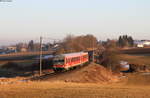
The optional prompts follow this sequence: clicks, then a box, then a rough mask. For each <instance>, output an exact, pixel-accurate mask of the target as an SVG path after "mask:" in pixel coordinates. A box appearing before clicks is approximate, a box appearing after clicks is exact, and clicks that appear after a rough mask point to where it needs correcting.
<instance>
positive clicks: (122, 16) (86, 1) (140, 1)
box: [0, 0, 150, 45]
mask: <svg viewBox="0 0 150 98" xmlns="http://www.w3.org/2000/svg"><path fill="white" fill-rule="evenodd" d="M12 1H13V2H9V3H6V2H5V3H3V2H0V45H1V44H6V43H13V42H17V41H25V40H29V39H37V38H38V37H39V36H40V35H42V36H45V37H52V38H56V39H61V38H62V37H65V36H66V35H67V34H74V35H80V34H88V33H90V34H94V35H95V36H96V37H97V38H98V39H101V40H105V39H107V38H117V37H118V36H119V35H122V34H128V35H132V36H133V37H134V38H136V39H150V0H12ZM16 39H17V40H16Z"/></svg>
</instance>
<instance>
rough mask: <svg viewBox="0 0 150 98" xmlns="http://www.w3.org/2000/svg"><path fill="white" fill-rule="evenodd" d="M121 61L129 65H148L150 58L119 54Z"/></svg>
mask: <svg viewBox="0 0 150 98" xmlns="http://www.w3.org/2000/svg"><path fill="white" fill-rule="evenodd" d="M118 56H119V57H120V59H121V60H125V61H128V62H129V63H131V64H139V65H140V64H141V65H142V64H146V65H150V62H149V61H150V56H136V55H128V54H120V55H118Z"/></svg>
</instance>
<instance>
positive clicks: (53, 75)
mask: <svg viewBox="0 0 150 98" xmlns="http://www.w3.org/2000/svg"><path fill="white" fill-rule="evenodd" d="M89 64H90V63H86V64H84V65H82V66H78V67H76V68H75V69H70V70H67V71H63V72H52V73H46V74H43V75H42V76H36V77H33V78H30V79H29V80H31V81H44V80H46V79H50V78H53V77H57V76H59V75H63V74H70V73H72V72H75V71H78V70H81V69H82V68H84V67H86V66H88V65H89Z"/></svg>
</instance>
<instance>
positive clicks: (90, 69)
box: [44, 63, 118, 83]
mask: <svg viewBox="0 0 150 98" xmlns="http://www.w3.org/2000/svg"><path fill="white" fill-rule="evenodd" d="M44 80H49V81H54V82H55V81H64V82H77V83H106V82H115V81H117V80H118V79H117V76H115V75H113V73H112V72H111V71H109V70H107V69H106V68H104V67H103V66H101V65H98V64H95V63H92V64H89V65H88V66H85V67H83V68H81V69H78V70H74V71H72V72H69V73H63V74H60V75H57V76H54V77H49V78H46V79H44Z"/></svg>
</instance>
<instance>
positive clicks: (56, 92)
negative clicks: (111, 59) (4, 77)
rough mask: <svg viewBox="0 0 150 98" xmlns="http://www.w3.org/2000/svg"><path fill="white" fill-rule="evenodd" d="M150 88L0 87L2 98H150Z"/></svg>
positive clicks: (39, 84)
mask: <svg viewBox="0 0 150 98" xmlns="http://www.w3.org/2000/svg"><path fill="white" fill-rule="evenodd" d="M149 92H150V87H146V86H138V87H136V86H126V85H121V84H120V85H118V84H108V85H106V84H105V85H102V84H83V83H82V84H81V83H78V84H77V83H64V82H58V83H53V82H31V83H21V84H10V85H0V95H1V97H0V98H150V93H149Z"/></svg>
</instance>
